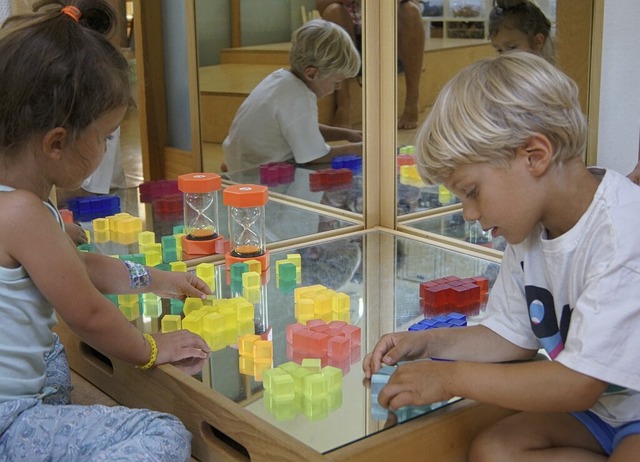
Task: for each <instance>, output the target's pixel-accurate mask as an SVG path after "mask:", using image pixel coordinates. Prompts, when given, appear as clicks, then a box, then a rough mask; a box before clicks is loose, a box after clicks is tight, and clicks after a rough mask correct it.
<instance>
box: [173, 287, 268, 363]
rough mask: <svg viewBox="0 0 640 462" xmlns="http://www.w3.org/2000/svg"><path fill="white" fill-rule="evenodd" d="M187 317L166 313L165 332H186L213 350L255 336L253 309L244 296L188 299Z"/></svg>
mask: <svg viewBox="0 0 640 462" xmlns="http://www.w3.org/2000/svg"><path fill="white" fill-rule="evenodd" d="M183 309H184V318H182V316H181V315H180V314H167V315H165V316H164V317H163V318H162V332H172V331H174V330H180V329H186V330H189V331H191V332H194V333H196V334H198V335H200V336H201V337H202V338H203V339H204V340H205V341H206V342H207V344H208V345H209V347H210V348H211V350H212V351H217V350H221V349H222V348H225V347H226V346H229V345H235V344H236V343H237V342H238V338H239V337H241V336H243V335H252V334H254V333H255V325H254V306H253V304H252V303H250V302H249V301H248V300H246V299H244V298H242V297H235V298H230V299H224V298H221V299H211V298H210V299H207V300H206V301H203V300H201V299H199V298H192V297H189V298H187V299H186V300H185V302H184V307H183Z"/></svg>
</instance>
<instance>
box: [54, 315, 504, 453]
mask: <svg viewBox="0 0 640 462" xmlns="http://www.w3.org/2000/svg"><path fill="white" fill-rule="evenodd" d="M56 331H57V332H58V334H59V335H60V338H61V340H62V342H63V344H64V345H65V347H66V350H67V356H68V358H69V364H70V366H71V368H72V369H73V370H74V371H75V372H77V373H78V374H80V375H81V376H82V377H84V378H85V379H86V380H88V381H89V382H91V383H93V384H94V385H95V386H96V387H98V388H100V389H101V390H102V391H103V392H105V393H106V394H108V395H109V396H111V397H112V398H113V399H115V400H116V401H118V402H119V403H121V404H123V405H125V406H128V407H138V408H149V409H154V410H158V411H162V412H168V413H171V414H173V415H176V416H177V417H178V418H180V419H181V420H182V422H184V424H185V426H186V427H187V428H188V429H189V430H190V431H191V433H193V442H192V454H193V455H194V456H195V457H196V458H198V459H199V460H201V461H202V462H208V461H223V462H226V461H249V460H251V461H253V462H260V461H265V462H266V461H268V462H272V461H274V460H278V461H283V462H286V461H291V462H294V461H295V462H299V461H301V460H304V461H309V462H315V461H347V460H348V461H350V462H360V461H362V462H364V461H367V462H371V461H378V460H379V461H388V460H401V459H405V458H406V459H407V460H423V459H424V456H425V448H428V454H429V459H430V460H437V461H439V462H444V461H464V460H466V456H467V451H468V447H469V443H470V442H471V440H472V439H473V437H474V436H475V435H477V434H478V433H479V432H480V431H481V430H482V429H483V428H485V427H487V426H488V425H489V424H491V423H493V422H495V421H497V420H499V419H502V418H504V417H506V416H508V415H510V414H512V413H513V411H509V410H506V409H502V408H499V407H496V406H492V405H487V404H482V403H477V402H474V401H471V400H462V401H460V402H458V403H454V404H452V405H450V406H447V407H445V408H443V409H440V410H438V411H435V412H433V413H431V414H427V415H425V416H423V417H420V418H417V419H414V420H411V421H409V422H406V423H403V424H401V425H397V426H395V427H392V428H389V429H386V430H384V431H381V432H378V433H376V434H374V435H371V436H369V437H366V438H363V439H361V440H358V441H355V442H353V443H351V444H348V445H346V446H343V447H340V448H338V449H336V450H333V451H330V452H327V453H325V454H321V453H319V452H317V451H316V450H314V449H312V448H310V447H309V446H307V445H305V444H303V443H301V442H300V441H298V440H297V439H295V438H293V437H292V436H290V435H288V434H286V433H285V432H283V431H281V430H279V429H278V428H276V427H274V426H272V425H271V424H269V423H268V422H265V421H264V420H262V419H261V418H259V417H257V416H256V415H254V414H252V413H251V412H249V411H247V410H246V409H244V408H243V407H241V406H240V405H238V404H236V403H234V402H233V401H231V400H230V399H228V398H226V397H225V396H223V395H221V394H219V393H217V392H216V391H214V390H212V389H210V388H208V387H207V386H205V385H204V384H203V383H201V382H200V381H198V380H196V379H195V378H192V377H189V376H188V375H186V374H184V373H182V372H181V371H179V370H178V369H176V368H175V367H173V366H171V365H164V366H160V367H157V368H154V369H152V370H150V371H141V370H138V369H136V368H135V367H132V366H131V365H129V364H126V363H124V362H122V361H118V360H111V359H109V358H107V357H105V356H103V355H101V354H99V353H98V352H96V351H95V350H94V349H92V348H91V347H89V346H88V345H86V344H84V343H83V342H81V341H80V340H79V339H78V338H77V337H76V336H75V334H74V333H73V332H72V331H71V330H70V329H69V328H68V327H67V326H66V325H65V324H64V323H63V322H61V323H60V324H59V325H58V327H57V329H56Z"/></svg>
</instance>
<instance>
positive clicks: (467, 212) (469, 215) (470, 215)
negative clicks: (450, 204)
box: [462, 202, 480, 221]
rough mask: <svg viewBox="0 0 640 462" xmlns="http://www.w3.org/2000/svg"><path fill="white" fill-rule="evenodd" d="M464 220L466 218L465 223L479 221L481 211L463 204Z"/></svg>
mask: <svg viewBox="0 0 640 462" xmlns="http://www.w3.org/2000/svg"><path fill="white" fill-rule="evenodd" d="M462 218H464V221H478V220H480V211H479V210H478V208H477V207H475V206H473V205H470V204H465V203H464V202H463V203H462Z"/></svg>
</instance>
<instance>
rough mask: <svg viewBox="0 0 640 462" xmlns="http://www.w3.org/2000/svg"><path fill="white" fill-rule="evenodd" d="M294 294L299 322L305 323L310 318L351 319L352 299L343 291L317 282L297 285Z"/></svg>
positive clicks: (326, 319)
mask: <svg viewBox="0 0 640 462" xmlns="http://www.w3.org/2000/svg"><path fill="white" fill-rule="evenodd" d="M293 294H294V296H293V299H294V302H295V317H296V320H297V321H298V322H299V323H302V324H305V323H306V322H307V321H309V320H310V319H322V320H323V321H325V322H330V321H343V322H349V321H350V320H351V313H350V310H351V299H350V297H349V295H347V294H345V293H343V292H336V291H335V290H331V289H327V288H326V287H325V286H323V285H320V284H316V285H313V286H304V287H296V289H295V290H294V291H293Z"/></svg>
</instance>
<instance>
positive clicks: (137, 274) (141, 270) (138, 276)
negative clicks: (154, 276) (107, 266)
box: [122, 260, 151, 289]
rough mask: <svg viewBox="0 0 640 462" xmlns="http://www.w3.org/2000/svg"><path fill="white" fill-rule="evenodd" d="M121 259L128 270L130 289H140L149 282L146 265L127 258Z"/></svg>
mask: <svg viewBox="0 0 640 462" xmlns="http://www.w3.org/2000/svg"><path fill="white" fill-rule="evenodd" d="M122 261H123V262H124V264H125V266H126V267H127V270H128V271H129V280H130V281H131V288H132V289H140V288H142V287H147V286H148V285H149V284H151V275H150V274H149V271H148V270H147V267H146V266H144V265H141V264H140V263H135V262H132V261H129V260H122Z"/></svg>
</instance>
